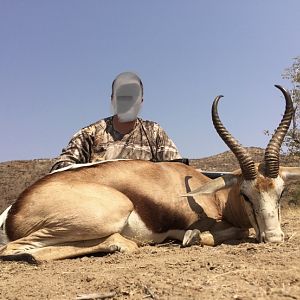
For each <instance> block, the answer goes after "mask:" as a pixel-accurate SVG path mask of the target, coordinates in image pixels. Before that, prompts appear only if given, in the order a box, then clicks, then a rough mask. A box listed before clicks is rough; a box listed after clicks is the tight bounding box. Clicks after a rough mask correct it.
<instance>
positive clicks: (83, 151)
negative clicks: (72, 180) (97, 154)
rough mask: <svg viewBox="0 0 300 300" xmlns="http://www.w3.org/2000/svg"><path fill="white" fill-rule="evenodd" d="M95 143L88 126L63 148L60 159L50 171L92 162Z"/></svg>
mask: <svg viewBox="0 0 300 300" xmlns="http://www.w3.org/2000/svg"><path fill="white" fill-rule="evenodd" d="M92 145H93V135H92V132H91V130H89V129H88V128H84V129H81V130H80V131H79V132H78V133H76V134H75V135H74V136H73V137H72V139H71V140H70V142H69V144H68V146H67V147H66V148H64V149H63V150H62V153H61V154H60V156H59V158H58V160H57V161H56V162H55V164H54V165H53V166H52V168H51V170H50V172H52V171H54V170H58V169H61V168H64V167H67V166H69V165H72V164H82V163H88V162H90V157H91V152H92Z"/></svg>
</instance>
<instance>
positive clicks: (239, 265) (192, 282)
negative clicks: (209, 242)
mask: <svg viewBox="0 0 300 300" xmlns="http://www.w3.org/2000/svg"><path fill="white" fill-rule="evenodd" d="M299 217H300V209H299V208H293V209H291V208H285V209H284V210H283V216H282V225H283V230H284V232H285V234H286V240H285V243H283V244H274V245H273V244H257V243H255V241H254V239H253V238H252V239H251V238H250V239H249V240H247V241H243V243H238V242H236V243H235V242H233V243H232V244H227V245H221V246H218V247H214V248H211V247H200V246H193V247H191V248H180V246H179V245H177V244H172V243H170V244H168V243H166V244H164V245H161V246H145V247H142V248H140V249H139V250H138V252H136V253H133V254H121V253H117V254H112V255H106V256H102V257H95V256H93V257H82V258H76V259H68V260H63V261H55V262H45V263H43V264H41V265H37V266H36V265H29V264H26V263H21V262H0V299H22V300H23V299H24V300H25V299H77V300H79V299H241V300H242V299H243V300H246V299H286V300H288V299H300V218H299Z"/></svg>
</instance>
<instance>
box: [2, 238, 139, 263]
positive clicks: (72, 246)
mask: <svg viewBox="0 0 300 300" xmlns="http://www.w3.org/2000/svg"><path fill="white" fill-rule="evenodd" d="M24 239H25V238H24ZM15 242H17V241H15ZM15 242H11V243H10V244H8V245H7V246H9V247H8V248H7V249H3V250H4V251H3V252H2V253H1V256H0V259H2V260H22V261H23V260H24V261H27V262H29V263H38V262H42V261H47V260H58V259H64V258H72V257H77V256H82V255H87V254H92V253H101V252H102V253H113V252H116V251H120V252H132V251H135V250H136V249H138V246H137V244H136V243H135V242H133V241H130V240H128V239H126V238H124V237H123V236H121V235H120V234H119V233H114V234H112V235H110V236H109V237H106V238H100V239H94V240H87V241H75V242H67V243H62V244H56V245H53V246H46V247H41V248H33V249H29V250H25V251H24V252H20V250H19V251H15V252H14V251H13V250H12V248H13V247H14V245H13V244H14V243H15ZM23 242H25V241H23Z"/></svg>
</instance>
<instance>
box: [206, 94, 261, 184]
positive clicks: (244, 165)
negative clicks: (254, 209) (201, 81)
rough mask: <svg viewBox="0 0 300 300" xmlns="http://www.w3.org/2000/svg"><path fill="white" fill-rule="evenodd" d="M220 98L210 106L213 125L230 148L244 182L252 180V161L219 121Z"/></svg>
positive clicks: (253, 167) (253, 169) (254, 170)
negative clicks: (237, 162)
mask: <svg viewBox="0 0 300 300" xmlns="http://www.w3.org/2000/svg"><path fill="white" fill-rule="evenodd" d="M221 97H223V96H217V97H216V98H215V100H214V102H213V105H212V109H211V114H212V121H213V124H214V126H215V129H216V131H217V132H218V134H219V136H220V137H221V139H222V140H223V141H224V142H225V144H226V145H227V146H228V147H229V148H230V150H231V151H232V152H233V154H234V155H235V157H236V158H237V160H238V161H239V164H240V167H241V170H242V173H243V176H244V178H245V179H246V180H253V179H255V178H256V175H257V173H256V169H255V165H254V161H253V159H252V158H251V156H250V155H249V153H248V152H247V151H246V149H245V148H244V147H243V146H242V145H241V144H240V143H239V142H238V141H237V140H236V139H235V138H234V137H233V136H232V135H231V134H230V133H229V132H228V130H227V129H226V128H225V127H224V125H223V124H222V122H221V121H220V118H219V114H218V102H219V100H220V99H221Z"/></svg>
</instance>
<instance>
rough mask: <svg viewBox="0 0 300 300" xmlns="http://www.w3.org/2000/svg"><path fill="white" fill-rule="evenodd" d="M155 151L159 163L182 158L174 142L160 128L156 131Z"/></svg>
mask: <svg viewBox="0 0 300 300" xmlns="http://www.w3.org/2000/svg"><path fill="white" fill-rule="evenodd" d="M156 149H157V153H156V156H157V159H158V160H159V161H164V160H172V159H178V158H182V157H181V155H180V153H179V151H178V149H177V147H176V146H175V144H174V142H173V141H172V140H171V139H170V138H169V137H168V135H167V133H166V132H165V131H164V130H163V129H162V128H161V127H159V128H158V131H157V136H156Z"/></svg>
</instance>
